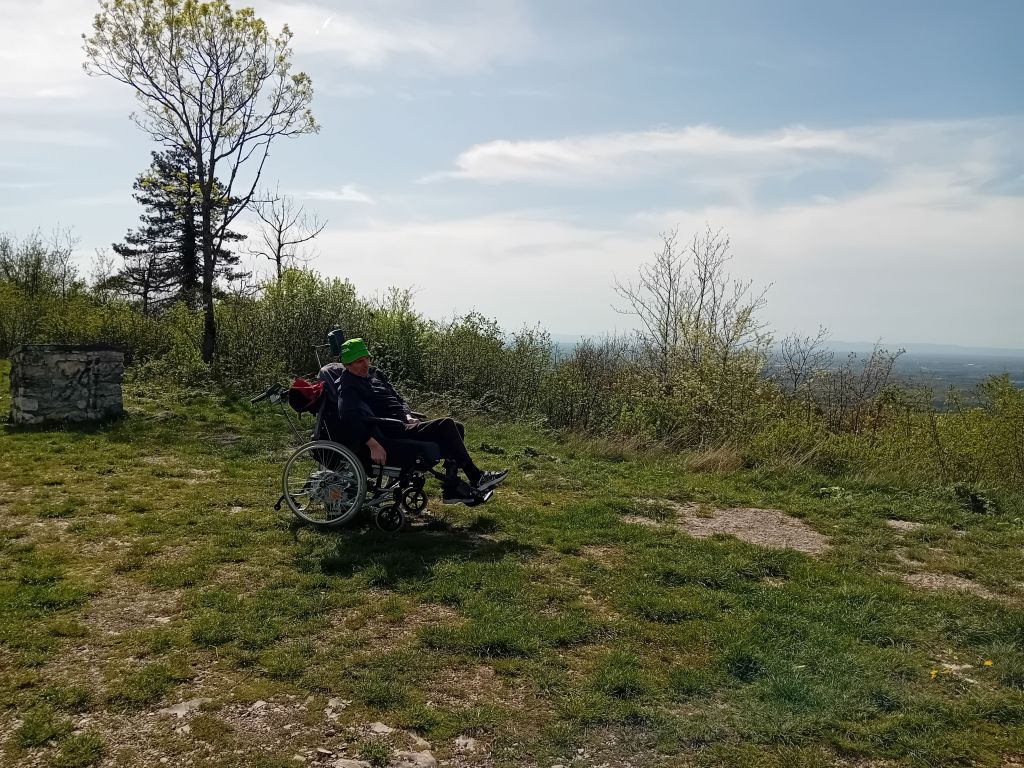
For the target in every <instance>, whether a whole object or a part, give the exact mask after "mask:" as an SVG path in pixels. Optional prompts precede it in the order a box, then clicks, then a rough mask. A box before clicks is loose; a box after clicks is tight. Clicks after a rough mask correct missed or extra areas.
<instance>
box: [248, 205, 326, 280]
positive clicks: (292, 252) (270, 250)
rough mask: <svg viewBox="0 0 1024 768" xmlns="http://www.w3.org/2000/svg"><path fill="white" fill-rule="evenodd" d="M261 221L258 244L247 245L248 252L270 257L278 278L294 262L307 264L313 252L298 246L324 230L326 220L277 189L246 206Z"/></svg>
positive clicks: (266, 257) (253, 254)
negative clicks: (253, 245) (248, 246)
mask: <svg viewBox="0 0 1024 768" xmlns="http://www.w3.org/2000/svg"><path fill="white" fill-rule="evenodd" d="M249 207H250V208H251V209H252V211H253V213H255V214H256V215H257V216H258V217H259V219H260V221H262V222H263V224H262V226H261V227H260V233H259V243H258V244H257V245H256V246H255V247H250V248H249V254H250V255H252V256H259V257H262V258H265V259H269V260H270V261H271V262H273V264H274V267H275V269H276V270H277V279H278V280H280V279H281V273H282V272H283V271H284V270H285V269H286V268H288V267H290V266H294V265H295V264H296V263H297V262H302V263H306V262H307V261H309V260H310V259H311V258H312V254H310V253H308V252H306V250H305V249H302V251H300V250H299V247H300V246H302V245H304V244H306V243H309V242H311V241H312V240H313V239H314V238H315V237H316V236H317V235H319V234H320V233H321V232H323V231H324V227H326V226H327V222H326V221H324V220H321V219H320V217H319V216H317V215H316V214H315V213H313V214H310V213H307V212H306V210H305V209H304V208H303V207H302V206H301V205H298V206H297V205H296V204H295V200H294V199H292V198H291V197H289V196H288V195H282V194H281V193H280V191H279V189H275V190H274V192H273V194H271V193H270V192H267V193H266V194H265V195H264V196H263V199H260V200H256V199H254V200H253V201H252V203H251V204H250V206H249Z"/></svg>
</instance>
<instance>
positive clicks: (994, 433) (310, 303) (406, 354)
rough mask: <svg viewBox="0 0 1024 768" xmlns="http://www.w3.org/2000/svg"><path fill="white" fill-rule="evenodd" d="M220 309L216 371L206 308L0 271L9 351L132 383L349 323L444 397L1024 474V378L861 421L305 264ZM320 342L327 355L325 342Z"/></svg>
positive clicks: (715, 364) (910, 474)
mask: <svg viewBox="0 0 1024 768" xmlns="http://www.w3.org/2000/svg"><path fill="white" fill-rule="evenodd" d="M217 322H218V333H217V354H216V358H215V361H214V363H213V365H212V366H207V365H205V364H204V363H203V362H202V359H201V355H200V339H201V333H202V318H201V316H200V315H199V314H198V313H196V312H192V311H190V310H189V309H187V308H186V307H185V306H184V305H181V304H179V305H175V306H173V307H172V308H171V309H170V310H168V311H166V312H164V313H163V314H160V315H155V316H148V315H144V314H142V313H141V312H140V311H139V310H138V309H137V308H136V307H134V306H133V305H131V304H129V303H125V302H121V301H104V300H102V299H101V298H100V297H98V296H96V295H94V294H93V293H90V292H89V291H88V290H87V289H85V287H84V286H81V285H79V286H78V287H76V288H75V289H74V290H72V291H69V292H66V293H65V294H64V295H61V294H58V293H53V292H49V293H45V294H43V295H39V294H38V293H37V294H35V295H30V294H28V293H27V292H26V291H24V290H23V289H22V288H20V287H19V285H18V284H17V283H16V282H15V281H12V280H0V356H6V355H8V354H9V352H10V350H11V348H12V347H13V346H14V345H15V344H17V343H21V342H26V341H36V342H46V341H49V342H61V343H97V342H110V343H116V344H120V345H123V346H124V348H125V350H126V359H127V360H128V362H129V365H130V369H129V376H131V377H133V378H134V379H135V380H140V381H150V380H152V381H168V382H174V383H177V384H181V385H185V386H193V387H197V386H198V387H219V388H223V389H225V390H227V391H228V392H229V393H231V394H233V395H235V396H239V397H242V396H246V395H249V394H251V393H253V392H257V391H259V390H261V389H263V388H264V387H266V386H267V384H268V382H270V381H272V380H278V381H285V380H287V379H288V378H289V377H291V376H296V375H303V374H311V373H313V372H314V371H316V370H317V368H318V358H317V351H315V349H314V345H318V344H324V343H325V341H326V335H327V333H328V331H329V330H331V329H332V328H334V327H336V326H340V327H342V328H344V329H345V331H346V333H347V334H348V335H349V336H362V337H364V338H366V339H367V341H368V343H369V345H370V348H371V350H372V352H373V355H374V358H375V363H376V364H377V365H379V366H380V367H382V368H383V369H384V370H386V371H387V372H388V374H389V376H391V378H392V379H394V380H396V381H398V382H400V383H401V385H402V386H403V387H405V388H406V389H407V390H408V391H410V392H412V393H415V394H416V395H417V396H418V397H419V398H421V399H423V400H426V401H429V402H430V403H432V406H433V408H434V409H435V410H437V409H454V410H458V411H461V412H463V413H465V412H467V411H469V410H472V411H474V412H476V413H483V414H490V415H493V416H496V417H500V418H502V419H542V420H543V421H544V423H546V424H547V425H548V426H550V427H553V428H562V429H570V430H576V431H580V432H583V433H586V434H589V435H592V436H602V437H608V438H612V439H615V440H618V441H621V442H623V443H627V444H636V445H641V446H642V445H651V444H663V445H667V446H669V447H671V448H675V449H689V450H694V451H697V452H702V451H703V452H708V451H719V452H721V451H723V450H724V451H726V452H727V453H729V454H730V455H732V456H733V457H734V459H735V465H746V466H765V467H771V466H773V465H787V466H790V465H805V464H806V465H811V466H813V467H814V468H816V469H818V470H820V471H823V472H826V473H833V474H845V473H850V472H865V473H872V474H875V475H880V476H887V477H892V478H894V479H896V480H900V479H907V478H916V479H922V480H927V481H929V482H938V483H942V484H945V485H949V486H953V485H956V484H962V485H963V486H965V487H967V488H969V489H972V490H971V493H974V494H975V496H977V494H981V496H982V497H984V494H985V489H986V488H1001V487H1013V488H1020V487H1024V391H1022V390H1020V389H1017V388H1015V387H1014V386H1013V385H1012V384H1011V383H1010V381H1009V378H1008V377H1006V376H1002V377H994V378H992V379H991V380H989V381H988V382H986V383H985V384H984V385H983V386H982V387H981V388H980V389H979V391H978V392H975V393H970V394H963V393H960V394H954V395H951V399H950V408H949V409H947V410H946V411H943V412H936V411H935V410H933V409H932V408H931V406H930V405H928V402H929V400H930V398H929V397H921V396H919V393H918V394H917V395H915V393H913V392H910V391H909V390H901V389H899V388H897V387H889V388H887V389H886V390H885V391H883V392H882V393H881V394H879V395H878V396H877V397H874V398H872V399H870V401H868V402H866V403H861V404H859V405H858V407H859V408H860V409H861V415H860V416H858V418H857V419H856V420H853V421H851V420H848V419H844V418H842V414H840V417H839V418H837V417H836V416H835V414H834V413H832V412H830V411H828V407H830V406H828V404H826V407H824V408H823V407H822V405H821V404H815V403H814V402H813V401H810V400H808V399H807V398H806V397H797V396H795V395H790V394H786V393H784V392H783V390H782V389H781V388H780V387H779V386H778V385H777V384H776V383H775V382H774V381H773V380H772V379H771V378H770V377H769V376H768V375H767V359H766V356H765V354H764V352H763V351H754V350H751V351H749V352H744V353H741V354H738V355H734V356H732V357H729V358H728V359H724V360H723V359H721V358H716V356H715V355H713V354H707V355H706V356H703V357H702V358H701V359H700V360H699V361H698V362H697V363H693V362H692V361H689V360H686V361H676V362H675V363H674V364H673V367H672V372H671V376H670V378H668V379H667V380H665V379H664V378H662V379H660V380H659V377H657V376H653V375H651V373H650V369H649V367H648V364H647V362H646V359H647V358H646V357H645V355H644V350H643V349H642V347H640V346H638V345H637V344H636V343H635V342H634V341H631V340H627V339H621V338H620V339H603V340H588V341H584V342H583V343H581V344H579V345H578V346H577V347H576V349H575V350H574V351H573V352H572V353H571V354H568V355H558V354H557V350H556V348H555V346H554V345H553V344H552V341H551V338H550V336H549V335H548V333H547V332H545V331H544V330H542V329H539V328H523V329H521V330H519V331H517V332H513V333H508V332H506V331H505V330H504V329H502V328H501V327H499V325H498V324H497V323H496V322H494V321H493V320H490V319H488V318H486V317H484V316H483V315H480V314H478V313H470V314H468V315H465V316H463V317H458V318H454V319H452V320H448V321H437V320H431V319H428V318H425V317H423V316H422V315H421V314H420V313H419V312H417V311H416V309H415V306H414V305H413V301H412V297H411V295H410V294H409V293H408V292H402V291H397V290H392V291H390V292H389V293H387V294H385V295H384V296H383V297H379V298H376V299H366V298H363V297H360V296H359V295H358V293H357V291H356V289H355V287H354V286H353V285H352V284H351V283H348V282H346V281H342V280H338V279H328V278H324V277H321V276H319V275H317V274H315V273H313V272H309V271H301V270H292V271H288V272H286V273H285V274H284V275H283V277H282V279H281V280H280V281H277V282H273V283H270V284H268V285H266V286H265V287H264V289H263V291H262V292H261V294H260V295H259V296H258V297H256V298H242V297H234V296H226V297H222V299H221V300H220V301H219V303H218V305H217ZM319 354H320V359H319V362H326V361H327V359H328V355H329V350H328V349H327V348H326V347H321V348H320V350H319ZM847 375H848V374H847ZM853 424H856V427H854V426H852V425H853ZM721 455H722V454H721V453H719V454H718V456H719V458H720V457H721ZM728 465H729V462H728V461H726V462H724V464H721V466H728Z"/></svg>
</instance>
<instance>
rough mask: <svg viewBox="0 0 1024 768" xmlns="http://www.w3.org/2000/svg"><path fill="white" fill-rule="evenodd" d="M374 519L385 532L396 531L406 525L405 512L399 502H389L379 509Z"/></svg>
mask: <svg viewBox="0 0 1024 768" xmlns="http://www.w3.org/2000/svg"><path fill="white" fill-rule="evenodd" d="M373 521H374V522H375V523H376V524H377V527H378V528H380V529H381V530H382V531H384V532H385V533H395V532H397V531H400V530H402V526H403V525H405V513H404V512H403V511H402V508H401V507H399V506H398V505H397V504H389V505H388V506H386V507H381V508H380V509H378V510H377V514H376V515H375V516H374V518H373Z"/></svg>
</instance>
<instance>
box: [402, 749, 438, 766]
mask: <svg viewBox="0 0 1024 768" xmlns="http://www.w3.org/2000/svg"><path fill="white" fill-rule="evenodd" d="M391 764H392V765H393V766H394V768H437V759H436V758H435V757H434V756H433V755H432V754H431V753H430V752H395V754H394V761H393V762H392V763H391Z"/></svg>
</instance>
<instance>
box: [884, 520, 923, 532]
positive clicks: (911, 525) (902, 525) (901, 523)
mask: <svg viewBox="0 0 1024 768" xmlns="http://www.w3.org/2000/svg"><path fill="white" fill-rule="evenodd" d="M885 524H886V525H888V526H889V527H890V528H894V529H896V530H897V531H919V530H920V529H922V528H924V523H915V522H913V521H912V520H886V521H885Z"/></svg>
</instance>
